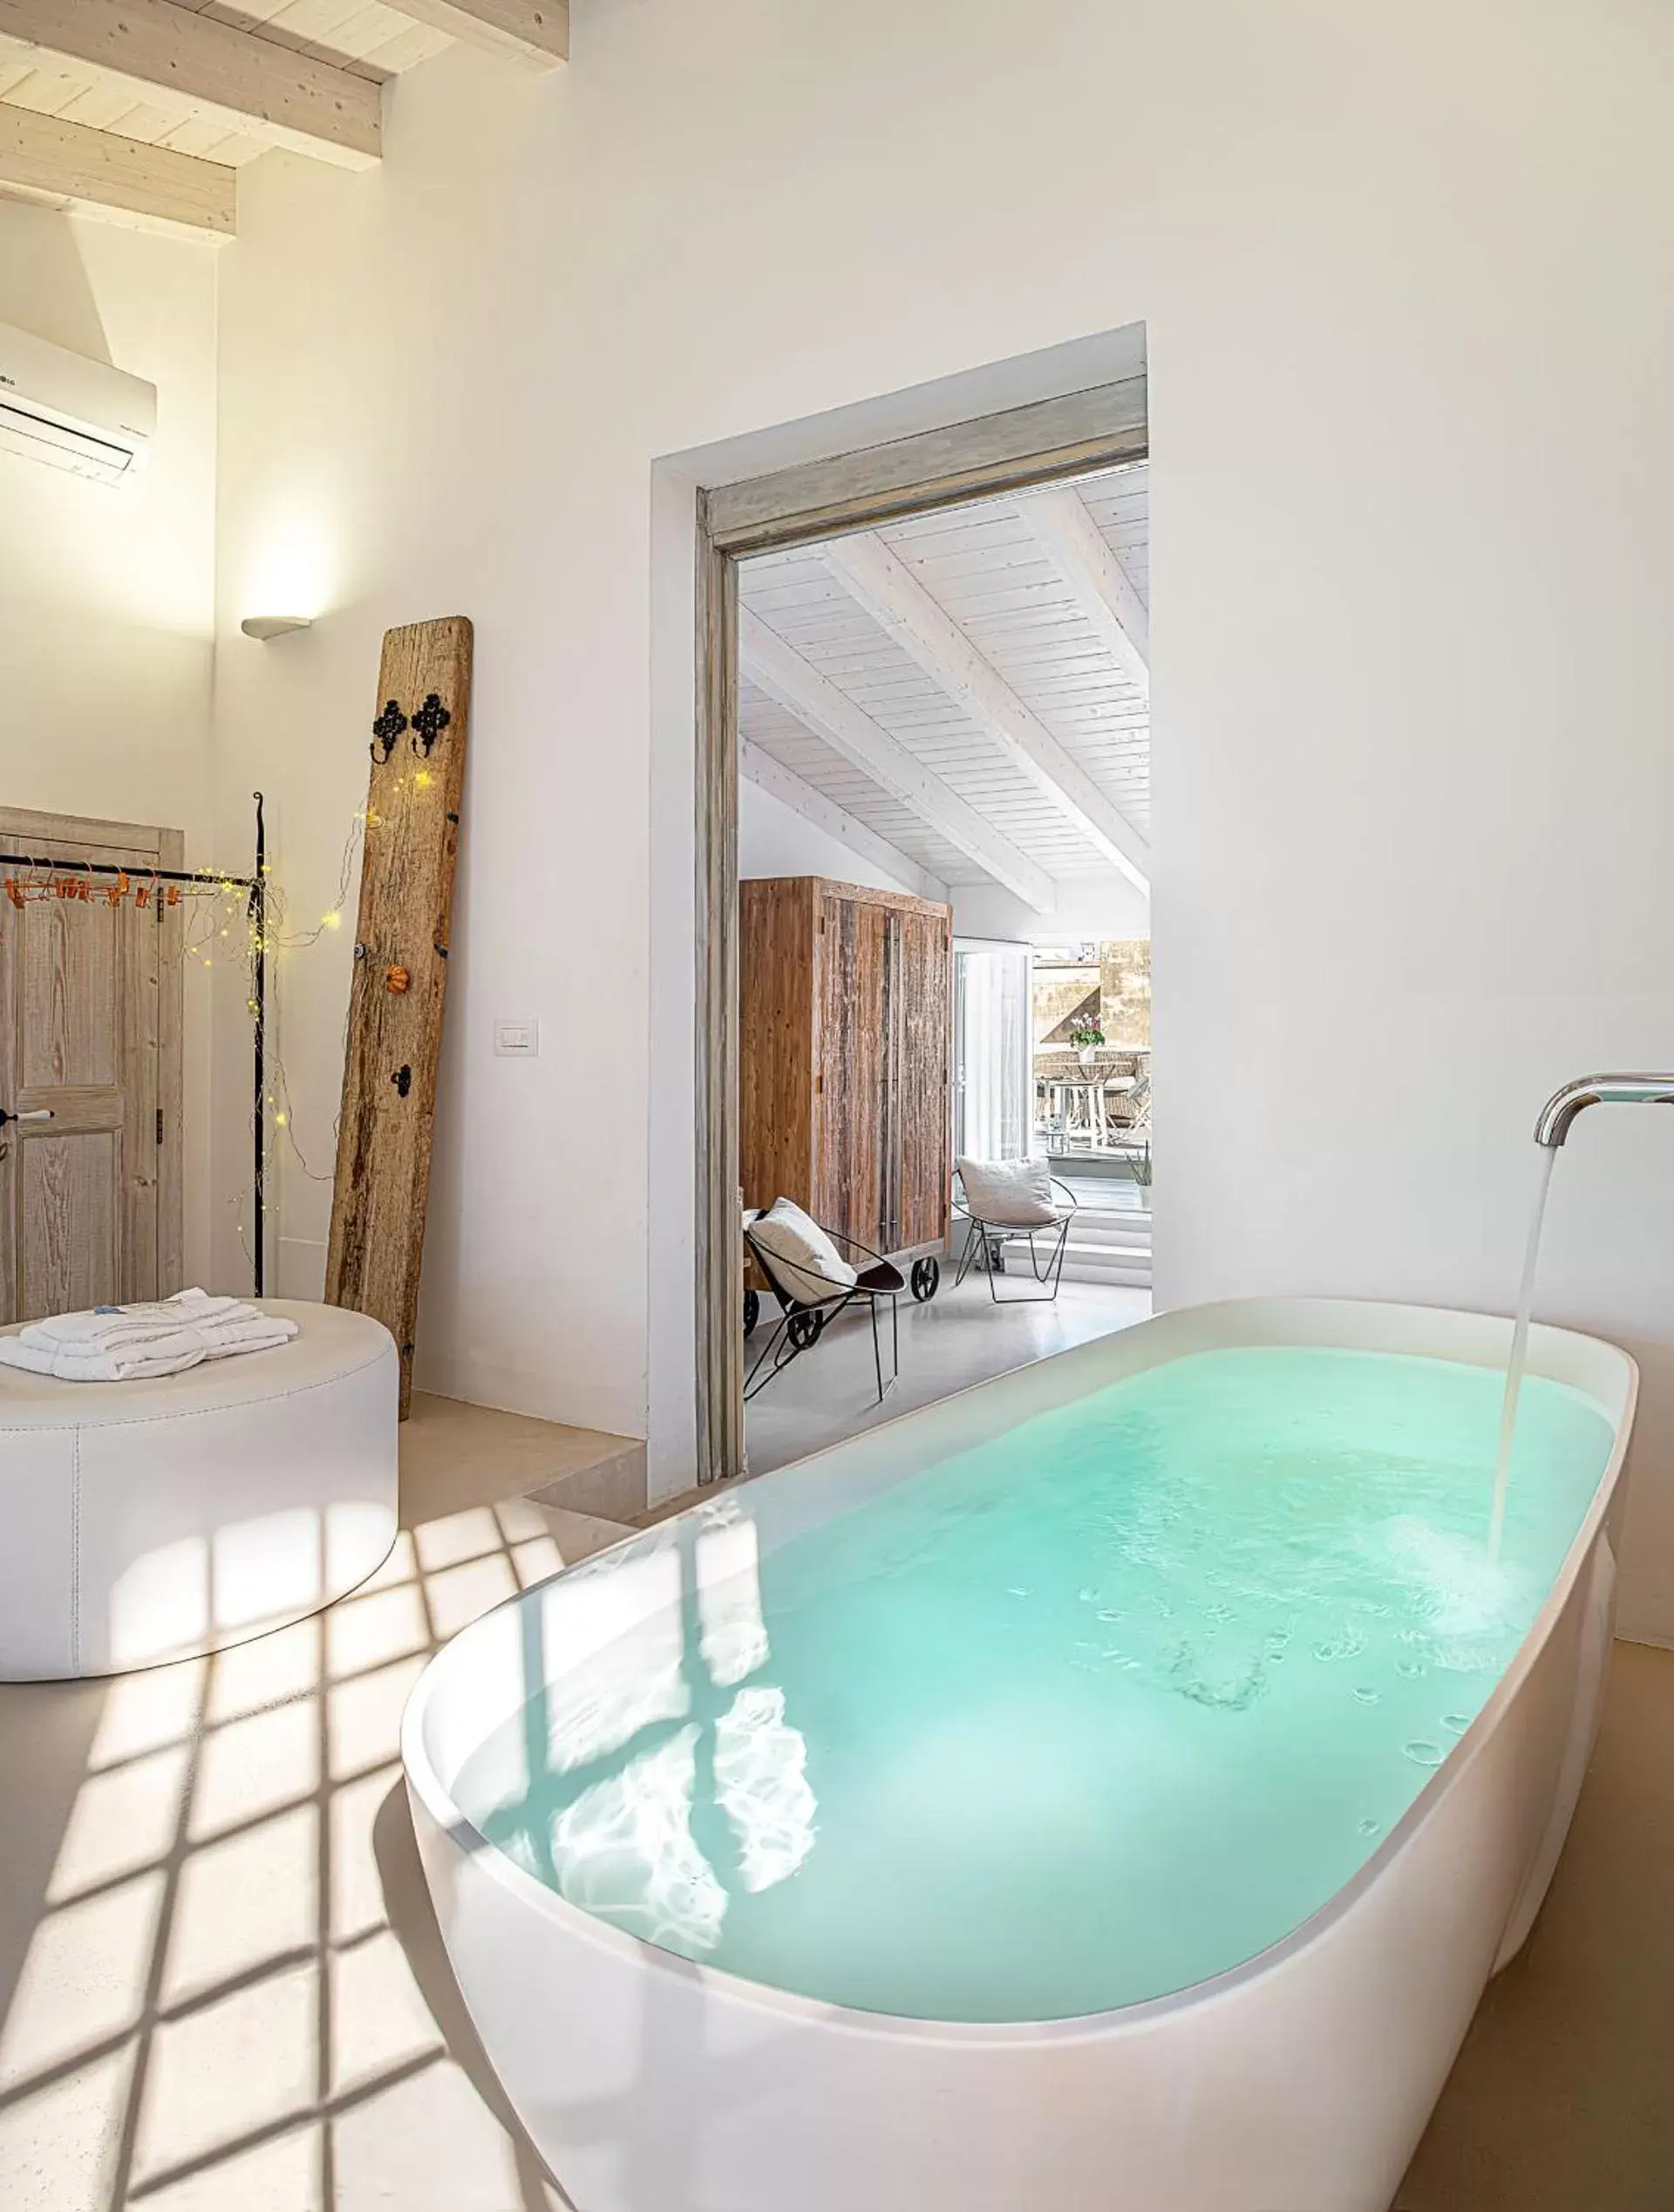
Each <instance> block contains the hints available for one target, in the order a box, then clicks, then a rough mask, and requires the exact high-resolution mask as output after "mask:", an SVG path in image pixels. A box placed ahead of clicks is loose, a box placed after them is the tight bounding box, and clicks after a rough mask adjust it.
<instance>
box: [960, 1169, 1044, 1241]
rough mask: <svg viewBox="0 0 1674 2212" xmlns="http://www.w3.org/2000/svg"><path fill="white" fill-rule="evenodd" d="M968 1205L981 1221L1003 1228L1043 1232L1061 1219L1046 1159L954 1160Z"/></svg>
mask: <svg viewBox="0 0 1674 2212" xmlns="http://www.w3.org/2000/svg"><path fill="white" fill-rule="evenodd" d="M954 1164H955V1166H956V1167H957V1168H958V1170H959V1180H960V1181H961V1182H962V1183H963V1185H964V1187H965V1203H966V1205H967V1206H968V1207H969V1208H970V1210H971V1212H972V1213H973V1214H974V1215H976V1219H977V1220H978V1221H979V1222H996V1223H997V1224H998V1225H999V1227H1001V1228H1002V1229H1044V1228H1045V1227H1046V1226H1047V1224H1048V1223H1049V1222H1055V1221H1056V1220H1057V1219H1058V1208H1057V1207H1056V1206H1054V1205H1053V1203H1052V1171H1051V1166H1050V1165H1049V1164H1048V1162H1047V1161H1045V1160H956V1161H955V1163H954Z"/></svg>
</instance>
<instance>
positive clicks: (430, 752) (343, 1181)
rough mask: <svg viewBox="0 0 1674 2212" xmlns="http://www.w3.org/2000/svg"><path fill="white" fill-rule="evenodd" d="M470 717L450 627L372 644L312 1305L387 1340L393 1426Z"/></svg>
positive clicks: (412, 1292)
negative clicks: (354, 896) (391, 1350)
mask: <svg viewBox="0 0 1674 2212" xmlns="http://www.w3.org/2000/svg"><path fill="white" fill-rule="evenodd" d="M470 706H471V625H470V623H469V622H467V621H466V618H465V616H463V615H458V616H450V617H449V618H448V619H447V620H446V621H442V622H430V623H407V624H406V625H405V627H404V628H402V629H400V630H386V631H385V632H384V655H383V659H382V661H381V663H380V664H379V667H378V713H377V717H376V718H375V719H374V721H373V723H372V740H371V755H372V773H371V786H370V787H369V790H368V793H367V798H366V834H365V847H364V860H363V862H362V866H361V875H360V918H359V921H358V922H357V925H356V932H355V969H354V982H353V984H352V986H351V995H350V1003H349V1038H348V1047H347V1051H346V1052H345V1055H344V1069H343V1115H342V1120H341V1121H340V1123H339V1125H338V1130H337V1185H336V1188H335V1190H334V1192H333V1194H332V1201H331V1243H330V1250H329V1252H328V1254H327V1257H326V1265H325V1295H326V1298H327V1301H328V1303H330V1304H332V1305H337V1306H352V1307H353V1308H355V1310H357V1312H360V1313H370V1314H371V1315H373V1316H374V1317H376V1318H377V1319H378V1320H379V1321H381V1322H382V1323H383V1324H384V1326H385V1328H387V1329H388V1330H389V1331H390V1333H391V1335H392V1336H393V1337H394V1338H395V1341H396V1344H398V1347H399V1349H400V1353H401V1414H402V1418H403V1419H405V1418H406V1412H407V1406H408V1402H409V1400H410V1399H411V1398H412V1337H413V1329H414V1325H415V1324H416V1322H417V1319H418V1271H419V1267H420V1264H421V1263H422V1261H423V1257H424V1249H425V1201H426V1199H427V1197H428V1194H429V1188H430V1144H431V1130H432V1123H433V1120H434V1115H435V1106H436V1068H437V1063H438V1060H439V1056H440V1052H441V1042H442V1002H443V998H444V997H445V996H446V989H447V933H448V923H449V919H450V915H451V914H452V910H453V861H454V855H455V853H456V851H457V849H458V846H459V799H460V794H461V793H462V791H463V789H464V786H465V745H466V732H467V729H468V725H469V721H470Z"/></svg>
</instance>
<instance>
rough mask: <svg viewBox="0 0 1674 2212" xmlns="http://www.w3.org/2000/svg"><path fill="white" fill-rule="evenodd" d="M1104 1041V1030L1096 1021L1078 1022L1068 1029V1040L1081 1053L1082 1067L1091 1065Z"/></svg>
mask: <svg viewBox="0 0 1674 2212" xmlns="http://www.w3.org/2000/svg"><path fill="white" fill-rule="evenodd" d="M1104 1041H1105V1032H1104V1031H1103V1030H1101V1029H1100V1028H1099V1024H1098V1023H1097V1022H1078V1023H1077V1024H1076V1025H1075V1027H1074V1028H1073V1029H1072V1031H1070V1042H1071V1044H1072V1045H1074V1046H1075V1047H1076V1048H1077V1050H1078V1051H1079V1053H1080V1055H1081V1065H1082V1066H1083V1067H1091V1066H1092V1064H1093V1062H1094V1061H1095V1060H1096V1059H1097V1058H1098V1057H1099V1052H1100V1050H1101V1048H1102V1047H1103V1045H1104Z"/></svg>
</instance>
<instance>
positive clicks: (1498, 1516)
mask: <svg viewBox="0 0 1674 2212" xmlns="http://www.w3.org/2000/svg"><path fill="white" fill-rule="evenodd" d="M1557 1160H1558V1149H1557V1147H1556V1146H1555V1145H1542V1146H1541V1173H1540V1180H1539V1181H1538V1182H1537V1183H1536V1184H1535V1187H1534V1212H1533V1214H1532V1215H1530V1217H1529V1223H1528V1246H1527V1248H1526V1249H1525V1250H1524V1253H1523V1279H1522V1283H1521V1287H1520V1289H1519V1290H1518V1292H1517V1318H1516V1320H1515V1322H1514V1324H1513V1325H1512V1331H1511V1360H1510V1364H1509V1365H1508V1366H1507V1369H1506V1393H1505V1396H1504V1398H1503V1399H1501V1401H1500V1456H1499V1460H1498V1462H1497V1464H1496V1466H1495V1467H1494V1513H1493V1516H1492V1518H1491V1519H1490V1521H1489V1523H1488V1557H1489V1559H1490V1560H1491V1561H1493V1560H1497V1559H1498V1558H1499V1556H1500V1538H1501V1536H1502V1535H1504V1534H1505V1527H1506V1490H1507V1484H1508V1482H1509V1480H1510V1477H1511V1446H1512V1440H1513V1439H1514V1436H1515V1435H1516V1433H1517V1401H1518V1399H1520V1398H1521V1396H1522V1392H1523V1369H1524V1367H1525V1365H1527V1364H1528V1323H1529V1313H1530V1310H1531V1308H1532V1307H1533V1305H1534V1271H1535V1269H1536V1268H1538V1267H1539V1265H1540V1260H1541V1226H1542V1224H1543V1223H1544V1222H1545V1220H1546V1201H1547V1194H1548V1192H1549V1191H1550V1189H1551V1188H1552V1170H1553V1168H1554V1167H1555V1166H1556V1165H1557Z"/></svg>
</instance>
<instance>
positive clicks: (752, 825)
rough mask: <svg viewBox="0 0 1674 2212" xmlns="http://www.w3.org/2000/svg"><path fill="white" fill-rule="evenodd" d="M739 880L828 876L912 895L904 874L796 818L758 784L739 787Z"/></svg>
mask: <svg viewBox="0 0 1674 2212" xmlns="http://www.w3.org/2000/svg"><path fill="white" fill-rule="evenodd" d="M738 875H739V876H740V877H745V876H761V875H828V876H833V877H834V878H835V879H836V881H838V882H839V883H865V884H868V885H869V886H870V887H871V888H872V889H874V890H877V891H912V890H914V889H915V886H914V885H912V884H910V883H908V881H907V872H906V871H905V870H904V869H903V870H902V872H901V873H900V874H899V875H891V874H890V873H889V871H888V868H880V867H879V866H878V865H877V863H876V862H875V861H872V860H870V859H868V857H867V855H866V854H863V853H857V852H856V851H855V850H854V847H852V846H848V845H845V844H844V843H843V841H841V839H840V838H836V837H834V836H832V835H831V834H830V833H829V831H827V830H823V829H821V828H820V826H819V824H818V823H817V822H811V821H810V820H808V819H807V817H806V814H799V813H797V811H796V809H795V808H794V807H787V806H786V803H785V801H784V800H782V799H779V798H777V797H775V795H774V794H773V793H772V792H771V791H763V790H762V789H761V788H760V786H759V785H757V784H752V783H749V782H746V781H742V780H741V781H740V782H739V785H738Z"/></svg>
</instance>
